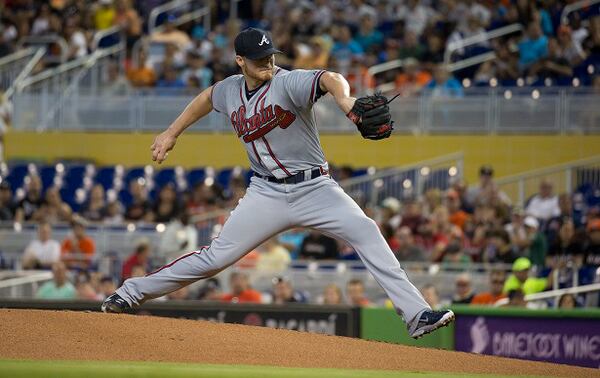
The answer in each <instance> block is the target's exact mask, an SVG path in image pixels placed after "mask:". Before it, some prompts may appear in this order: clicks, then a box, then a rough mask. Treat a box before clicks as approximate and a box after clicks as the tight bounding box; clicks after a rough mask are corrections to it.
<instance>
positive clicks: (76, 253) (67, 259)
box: [61, 216, 96, 269]
mask: <svg viewBox="0 0 600 378" xmlns="http://www.w3.org/2000/svg"><path fill="white" fill-rule="evenodd" d="M86 226H87V222H86V221H85V220H84V219H83V218H81V217H79V216H77V217H73V220H72V221H71V232H72V233H71V235H69V236H68V237H67V238H66V239H65V240H63V242H62V246H61V253H62V256H61V258H62V260H63V261H64V263H65V264H66V265H67V267H69V268H71V269H73V268H82V269H87V268H88V267H89V265H90V263H91V261H92V258H93V257H94V253H95V252H96V243H94V239H92V238H91V237H90V236H88V235H87V234H86V230H85V228H86Z"/></svg>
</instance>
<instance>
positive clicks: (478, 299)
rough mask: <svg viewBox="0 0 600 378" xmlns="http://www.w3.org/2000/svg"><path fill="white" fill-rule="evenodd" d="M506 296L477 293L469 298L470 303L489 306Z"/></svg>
mask: <svg viewBox="0 0 600 378" xmlns="http://www.w3.org/2000/svg"><path fill="white" fill-rule="evenodd" d="M504 298H506V295H505V294H502V293H500V294H492V293H479V294H477V295H475V296H474V297H473V299H472V300H471V304H472V305H479V306H490V305H493V304H494V303H496V302H498V301H499V300H500V299H504Z"/></svg>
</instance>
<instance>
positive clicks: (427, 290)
mask: <svg viewBox="0 0 600 378" xmlns="http://www.w3.org/2000/svg"><path fill="white" fill-rule="evenodd" d="M421 294H422V295H423V298H425V302H427V304H428V305H429V306H430V307H431V308H432V309H434V310H439V309H440V308H441V307H442V304H441V303H440V296H439V294H438V292H437V289H436V288H435V286H433V285H432V284H427V285H425V286H423V287H422V288H421Z"/></svg>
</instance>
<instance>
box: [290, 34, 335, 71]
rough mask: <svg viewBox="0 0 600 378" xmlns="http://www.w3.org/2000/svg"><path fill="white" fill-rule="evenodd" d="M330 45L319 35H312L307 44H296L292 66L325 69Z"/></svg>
mask: <svg viewBox="0 0 600 378" xmlns="http://www.w3.org/2000/svg"><path fill="white" fill-rule="evenodd" d="M331 47H332V45H331V44H330V43H329V42H328V41H326V40H325V38H323V37H320V36H315V37H312V38H311V39H310V41H309V43H308V44H307V45H304V44H300V45H298V46H297V51H296V59H295V60H294V68H295V69H297V68H300V69H326V68H327V67H328V66H327V63H328V61H329V53H330V50H331Z"/></svg>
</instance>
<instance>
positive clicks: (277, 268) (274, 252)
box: [256, 237, 292, 276]
mask: <svg viewBox="0 0 600 378" xmlns="http://www.w3.org/2000/svg"><path fill="white" fill-rule="evenodd" d="M291 261H292V259H291V257H290V253H289V252H288V250H287V249H285V247H283V246H282V245H281V244H279V243H278V242H277V237H272V238H270V239H268V240H267V241H265V242H264V243H263V244H262V246H261V248H260V254H259V256H258V261H257V262H256V270H257V272H259V273H260V274H262V275H270V276H272V275H276V274H279V273H282V272H283V271H285V270H286V269H287V268H288V266H289V265H290V262H291Z"/></svg>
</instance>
